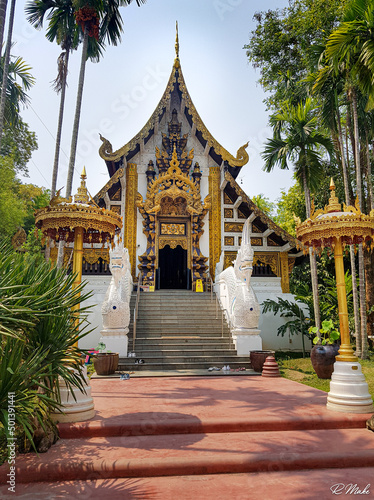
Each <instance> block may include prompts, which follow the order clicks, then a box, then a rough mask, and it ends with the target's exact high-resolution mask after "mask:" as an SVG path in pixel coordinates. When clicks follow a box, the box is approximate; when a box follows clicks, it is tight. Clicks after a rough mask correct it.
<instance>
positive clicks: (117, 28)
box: [66, 0, 145, 197]
mask: <svg viewBox="0 0 374 500" xmlns="http://www.w3.org/2000/svg"><path fill="white" fill-rule="evenodd" d="M131 2H132V0H73V5H74V7H75V17H76V22H77V24H78V25H79V26H80V28H81V30H82V33H83V44H82V57H81V66H80V72H79V81H78V91H77V100H76V107H75V116H74V123H73V132H72V139H71V149H70V159H69V167H68V176H67V181H66V197H69V196H70V195H71V190H72V182H73V173H74V165H75V158H76V151H77V141H78V132H79V121H80V113H81V107H82V96H83V85H84V75H85V67H86V61H87V50H88V41H89V39H90V38H93V39H96V40H97V41H98V43H101V44H104V43H105V40H107V41H108V43H110V44H111V45H117V43H119V42H120V41H121V33H122V32H123V21H122V17H121V14H120V12H119V8H120V7H121V6H125V5H129V4H130V3H131ZM136 3H137V5H138V6H140V5H141V4H143V3H145V0H136Z"/></svg>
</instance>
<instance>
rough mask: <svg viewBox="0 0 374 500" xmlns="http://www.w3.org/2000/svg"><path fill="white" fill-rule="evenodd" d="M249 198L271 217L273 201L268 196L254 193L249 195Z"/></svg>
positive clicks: (273, 207)
mask: <svg viewBox="0 0 374 500" xmlns="http://www.w3.org/2000/svg"><path fill="white" fill-rule="evenodd" d="M251 200H252V201H253V203H255V205H257V206H258V208H259V209H260V210H262V211H263V212H264V213H265V214H266V215H268V216H269V217H273V214H274V210H275V203H272V202H271V201H270V200H269V198H267V197H266V196H265V195H264V194H263V193H260V194H258V195H255V196H251Z"/></svg>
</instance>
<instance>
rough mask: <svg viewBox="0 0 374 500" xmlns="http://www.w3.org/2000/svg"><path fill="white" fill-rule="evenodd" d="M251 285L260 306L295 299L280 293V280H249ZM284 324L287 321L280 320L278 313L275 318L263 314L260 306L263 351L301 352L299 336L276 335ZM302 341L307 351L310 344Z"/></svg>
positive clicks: (268, 313)
mask: <svg viewBox="0 0 374 500" xmlns="http://www.w3.org/2000/svg"><path fill="white" fill-rule="evenodd" d="M251 285H252V288H253V290H254V292H255V294H256V296H257V300H258V302H259V304H260V306H261V304H262V303H263V302H264V301H265V300H267V299H271V300H275V301H277V300H278V298H279V297H282V299H284V300H288V301H290V302H294V301H295V297H294V296H293V295H292V294H291V293H283V292H282V288H281V278H251ZM286 322H287V320H286V319H284V318H281V317H280V316H279V313H278V314H277V315H276V316H275V315H274V313H272V312H267V313H266V314H263V313H262V306H261V315H260V323H259V329H260V330H261V334H260V336H261V338H262V348H263V349H264V350H267V349H271V350H286V351H294V350H295V351H302V349H303V345H302V338H301V335H289V334H285V336H284V337H282V336H280V335H277V333H278V328H279V327H280V326H281V325H283V324H285V323H286ZM304 341H305V349H306V350H307V351H309V350H310V349H311V343H310V341H309V340H308V339H307V338H306V337H305V338H304Z"/></svg>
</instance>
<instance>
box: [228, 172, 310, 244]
mask: <svg viewBox="0 0 374 500" xmlns="http://www.w3.org/2000/svg"><path fill="white" fill-rule="evenodd" d="M225 181H227V184H226V186H225V192H226V193H227V194H228V196H229V198H230V199H231V200H232V201H233V202H235V201H236V200H237V199H238V198H239V196H240V197H241V199H242V201H241V204H240V205H239V207H238V208H239V210H240V211H241V212H242V213H243V214H244V215H245V217H247V218H248V217H249V216H250V215H251V214H253V215H254V218H253V223H255V224H256V226H258V227H259V228H260V229H262V230H263V231H265V230H266V229H270V230H271V231H272V232H273V234H274V236H273V239H274V240H275V241H276V243H277V244H278V245H279V246H283V245H286V244H287V243H288V244H289V245H290V251H291V253H296V252H298V249H299V247H300V246H301V243H300V242H299V241H298V240H297V239H296V238H294V237H293V236H291V235H290V234H289V233H287V231H285V230H284V229H282V228H281V227H279V226H278V225H277V224H276V223H275V222H274V221H273V220H271V219H270V217H268V216H267V215H266V214H265V213H264V212H263V211H262V210H260V209H259V208H258V206H257V205H256V204H255V203H253V201H252V200H251V199H250V198H249V197H248V196H247V195H246V194H245V192H244V191H243V190H242V188H241V187H240V186H239V184H238V183H237V182H236V180H235V179H234V178H233V176H232V175H231V174H230V173H229V172H225ZM269 236H270V235H269ZM291 249H292V250H291Z"/></svg>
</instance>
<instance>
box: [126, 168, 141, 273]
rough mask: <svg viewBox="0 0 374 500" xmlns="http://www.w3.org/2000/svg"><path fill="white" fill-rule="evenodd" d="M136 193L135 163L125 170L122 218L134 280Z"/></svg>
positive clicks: (136, 175) (136, 173) (136, 176)
mask: <svg viewBox="0 0 374 500" xmlns="http://www.w3.org/2000/svg"><path fill="white" fill-rule="evenodd" d="M137 192H138V172H137V166H136V163H128V164H127V168H126V195H125V196H126V198H125V214H124V218H123V224H124V241H123V245H124V247H125V248H127V249H128V251H129V259H130V264H131V274H132V277H133V279H134V280H135V276H136V226H137V209H136V205H135V201H136V195H137Z"/></svg>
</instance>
